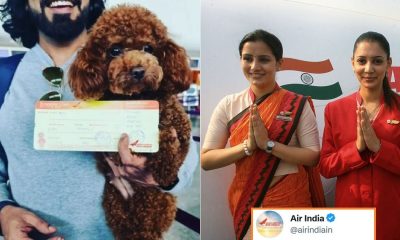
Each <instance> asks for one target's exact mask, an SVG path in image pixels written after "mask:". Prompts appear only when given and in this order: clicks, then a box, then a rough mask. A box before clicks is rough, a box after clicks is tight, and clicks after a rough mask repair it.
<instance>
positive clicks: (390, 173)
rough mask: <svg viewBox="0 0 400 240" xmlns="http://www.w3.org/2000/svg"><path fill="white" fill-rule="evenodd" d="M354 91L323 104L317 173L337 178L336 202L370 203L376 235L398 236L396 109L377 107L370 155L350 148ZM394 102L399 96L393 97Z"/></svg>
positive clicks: (381, 238) (399, 135)
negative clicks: (374, 145) (376, 140)
mask: <svg viewBox="0 0 400 240" xmlns="http://www.w3.org/2000/svg"><path fill="white" fill-rule="evenodd" d="M356 95H357V94H356V93H354V94H352V95H350V96H347V97H344V98H342V99H339V100H336V101H334V102H331V103H329V104H328V105H327V106H326V108H325V129H324V135H323V140H322V149H321V159H320V163H319V167H320V172H321V174H322V175H323V176H324V177H327V178H332V177H337V182H336V196H335V206H336V207H376V214H377V216H376V226H377V239H378V240H397V239H400V124H389V123H387V120H400V109H398V108H397V107H396V106H394V107H393V108H392V109H391V110H390V109H389V108H388V107H386V106H385V107H383V108H382V109H381V110H380V112H379V113H378V115H377V117H376V119H375V121H374V122H373V125H372V127H373V128H374V130H375V133H376V135H377V136H378V138H379V139H380V140H381V148H380V150H379V151H378V152H377V153H376V154H374V153H373V152H371V151H369V150H366V151H364V152H362V153H359V152H358V151H357V148H356V143H355V141H356V134H357V129H356V127H357V115H356V108H357V101H356ZM397 100H398V102H400V96H398V97H397Z"/></svg>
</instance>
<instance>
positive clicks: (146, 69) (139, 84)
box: [107, 43, 163, 96]
mask: <svg viewBox="0 0 400 240" xmlns="http://www.w3.org/2000/svg"><path fill="white" fill-rule="evenodd" d="M153 50H154V48H153V46H152V44H151V43H144V44H141V45H139V46H129V44H124V43H116V44H113V45H111V46H110V47H109V49H108V50H107V58H108V61H109V63H108V70H107V77H108V81H109V90H110V92H112V93H115V94H122V95H130V96H131V95H135V94H140V93H142V92H147V91H156V90H157V89H158V87H159V86H160V82H161V80H162V78H163V71H162V68H161V66H160V65H159V63H158V60H157V57H156V56H154V55H153Z"/></svg>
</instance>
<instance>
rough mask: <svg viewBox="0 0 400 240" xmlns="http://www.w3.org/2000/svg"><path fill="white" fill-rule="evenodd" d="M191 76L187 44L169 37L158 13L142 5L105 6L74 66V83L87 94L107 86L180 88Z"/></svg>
mask: <svg viewBox="0 0 400 240" xmlns="http://www.w3.org/2000/svg"><path fill="white" fill-rule="evenodd" d="M190 82H191V80H190V69H189V66H188V60H187V56H186V53H185V50H184V49H183V48H181V47H179V46H178V45H176V44H175V43H173V42H172V40H171V39H169V38H168V34H167V29H166V27H165V26H164V25H163V23H162V22H161V21H160V20H159V19H158V18H157V17H156V16H155V15H154V14H153V13H151V12H150V11H148V10H147V9H145V8H142V7H137V6H134V7H129V6H120V7H117V8H114V9H111V10H108V11H106V12H104V13H103V15H102V16H101V17H100V18H99V19H98V21H97V22H96V24H95V25H94V26H93V28H92V30H91V32H90V34H89V39H88V42H87V44H86V45H85V47H84V48H83V49H82V50H81V51H80V52H79V53H78V56H77V59H76V60H75V62H74V63H73V64H72V66H71V68H70V86H71V89H72V90H73V91H74V94H75V96H76V97H77V98H80V99H85V100H86V99H99V98H101V97H102V96H103V95H104V93H105V92H106V91H110V92H112V93H115V94H123V95H128V96H132V95H138V94H141V93H143V92H149V91H157V93H160V94H164V93H167V94H175V93H178V92H180V91H183V90H185V89H187V87H188V86H189V84H190Z"/></svg>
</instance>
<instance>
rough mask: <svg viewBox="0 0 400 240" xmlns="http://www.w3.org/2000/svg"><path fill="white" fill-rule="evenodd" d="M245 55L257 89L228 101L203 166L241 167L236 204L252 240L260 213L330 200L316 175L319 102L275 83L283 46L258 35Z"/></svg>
mask: <svg viewBox="0 0 400 240" xmlns="http://www.w3.org/2000/svg"><path fill="white" fill-rule="evenodd" d="M239 53H240V58H241V66H242V70H243V73H244V75H245V77H246V79H247V80H248V81H249V83H250V87H249V88H248V89H246V90H244V91H242V92H240V93H237V94H232V95H229V96H226V97H225V98H224V99H223V100H222V101H221V102H220V103H219V104H218V106H217V108H216V109H215V110H214V113H213V116H212V118H211V120H210V124H209V126H208V130H207V134H206V137H205V139H204V142H203V148H202V154H201V163H202V167H203V168H204V169H205V170H210V169H216V168H220V167H224V166H227V165H230V164H233V163H235V165H236V174H235V177H234V179H233V181H232V184H231V187H230V189H229V192H228V200H229V207H230V210H231V213H232V215H233V218H234V228H235V234H236V238H237V239H244V238H247V236H248V232H250V231H248V229H249V226H250V220H251V219H250V216H251V208H252V207H311V206H324V197H323V191H322V185H321V180H320V177H319V173H318V172H317V170H316V169H315V168H313V166H315V165H316V164H317V163H318V158H319V138H318V130H317V124H316V120H315V115H314V113H313V106H312V102H311V100H310V99H308V98H306V97H303V96H301V95H298V94H295V93H292V92H289V91H287V90H284V89H282V88H280V87H279V86H278V85H277V84H276V81H275V74H276V72H277V71H278V70H279V67H280V65H281V63H282V53H283V50H282V45H281V43H280V41H279V39H278V38H277V37H276V36H274V35H273V34H271V33H268V32H266V31H264V30H256V31H254V32H251V33H249V34H247V35H246V36H245V37H244V38H243V39H242V41H241V43H240V44H239ZM227 143H229V146H228V147H225V146H226V144H227ZM246 235H247V236H246Z"/></svg>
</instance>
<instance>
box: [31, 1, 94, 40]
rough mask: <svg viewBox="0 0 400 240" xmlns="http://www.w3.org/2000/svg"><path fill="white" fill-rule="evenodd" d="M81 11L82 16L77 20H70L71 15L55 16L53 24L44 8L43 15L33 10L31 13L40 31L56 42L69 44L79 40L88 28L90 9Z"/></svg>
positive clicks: (86, 8)
mask: <svg viewBox="0 0 400 240" xmlns="http://www.w3.org/2000/svg"><path fill="white" fill-rule="evenodd" d="M80 10H81V14H80V15H79V16H78V17H77V18H76V19H75V20H71V19H70V14H54V15H53V21H52V22H50V21H49V20H48V19H47V17H46V15H45V13H44V8H42V12H41V13H38V12H36V11H35V10H33V9H30V10H29V11H30V13H31V16H32V20H33V21H34V23H35V25H36V26H37V28H38V30H39V31H41V32H42V33H44V34H45V35H46V36H47V37H49V38H51V39H53V40H54V41H55V42H58V43H68V42H71V41H72V40H74V39H75V38H77V37H78V36H79V35H80V34H81V33H82V32H83V31H84V30H85V28H86V25H87V19H88V15H89V7H85V8H82V9H80Z"/></svg>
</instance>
